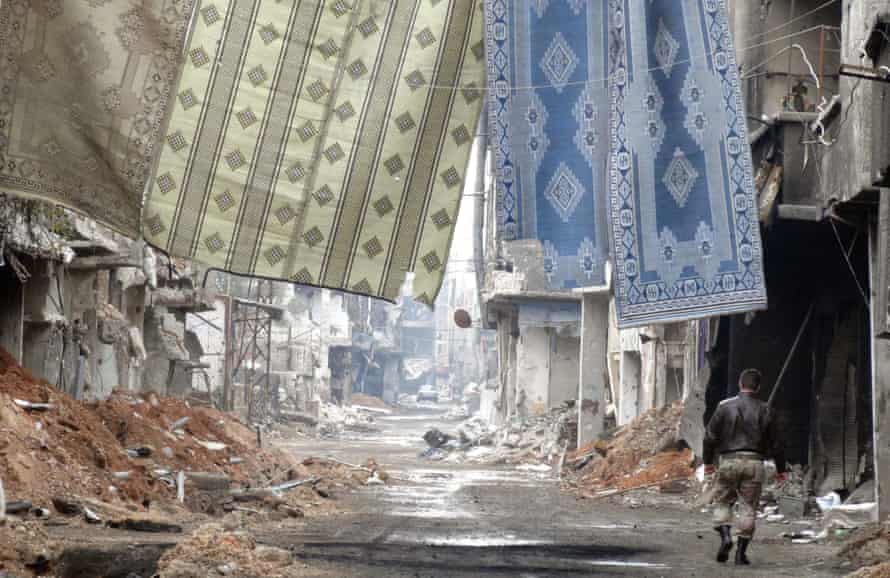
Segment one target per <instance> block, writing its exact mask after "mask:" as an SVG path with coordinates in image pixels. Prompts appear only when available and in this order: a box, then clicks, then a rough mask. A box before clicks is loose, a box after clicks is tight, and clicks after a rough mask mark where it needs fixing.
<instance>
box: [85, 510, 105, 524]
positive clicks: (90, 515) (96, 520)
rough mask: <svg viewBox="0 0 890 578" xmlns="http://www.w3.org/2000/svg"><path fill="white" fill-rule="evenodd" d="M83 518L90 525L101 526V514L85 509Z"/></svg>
mask: <svg viewBox="0 0 890 578" xmlns="http://www.w3.org/2000/svg"><path fill="white" fill-rule="evenodd" d="M83 517H84V519H85V520H86V521H87V523H88V524H101V523H102V518H100V517H99V514H97V513H96V512H94V511H92V510H91V509H89V508H87V507H84V509H83Z"/></svg>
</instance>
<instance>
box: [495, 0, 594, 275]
mask: <svg viewBox="0 0 890 578" xmlns="http://www.w3.org/2000/svg"><path fill="white" fill-rule="evenodd" d="M486 13H487V19H488V22H487V27H486V29H487V31H488V35H487V40H486V41H487V49H488V61H489V76H488V86H489V91H490V92H489V100H488V103H489V107H490V108H489V120H490V123H489V124H490V134H491V135H492V136H491V139H490V140H491V142H492V144H493V147H494V152H495V162H496V170H497V206H498V216H499V219H500V223H501V230H502V239H503V240H506V241H512V240H516V239H538V240H540V241H541V244H542V248H543V252H544V273H545V275H546V280H547V284H548V286H549V288H550V289H555V290H561V289H571V288H573V287H581V286H589V285H602V284H603V282H604V264H605V260H606V257H607V254H608V245H607V243H608V237H607V231H608V226H607V218H606V205H605V199H606V195H605V186H606V177H607V161H608V150H609V148H608V147H609V124H608V123H609V110H608V94H609V93H608V85H607V83H606V76H607V74H608V52H607V45H606V40H607V37H606V33H605V32H606V18H607V16H608V15H607V4H606V2H604V1H602V0H593V1H590V2H583V1H579V0H576V1H565V0H558V1H552V2H549V1H541V0H490V1H489V2H488V4H487V11H486Z"/></svg>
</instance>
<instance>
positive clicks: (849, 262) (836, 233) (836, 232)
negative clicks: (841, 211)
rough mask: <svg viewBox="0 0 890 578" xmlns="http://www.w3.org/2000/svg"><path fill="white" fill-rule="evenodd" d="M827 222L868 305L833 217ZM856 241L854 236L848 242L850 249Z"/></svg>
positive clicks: (866, 305)
mask: <svg viewBox="0 0 890 578" xmlns="http://www.w3.org/2000/svg"><path fill="white" fill-rule="evenodd" d="M828 222H829V223H831V230H832V231H834V238H835V239H837V245H838V247H839V248H840V250H841V254H842V255H843V256H844V261H845V262H846V263H847V268H848V269H849V270H850V275H851V276H852V277H853V281H854V282H855V283H856V288H857V289H859V294H860V295H862V301H863V303H865V307H866V308H868V307H869V299H868V296H867V295H866V293H865V289H863V288H862V284H861V283H859V276H857V275H856V269H855V268H854V267H853V262H852V261H850V254H849V253H848V250H847V249H846V248H845V247H844V243H843V241H841V235H840V233H838V231H837V225H835V224H834V219H828ZM855 242H856V238H855V237H854V238H853V243H851V244H850V251H852V249H853V245H854V244H855Z"/></svg>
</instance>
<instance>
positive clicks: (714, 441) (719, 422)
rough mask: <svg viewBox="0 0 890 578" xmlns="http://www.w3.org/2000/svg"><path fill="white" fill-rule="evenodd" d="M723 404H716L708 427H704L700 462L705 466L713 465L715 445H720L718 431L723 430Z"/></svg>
mask: <svg viewBox="0 0 890 578" xmlns="http://www.w3.org/2000/svg"><path fill="white" fill-rule="evenodd" d="M724 413H725V412H724V411H723V404H720V405H718V406H717V409H716V410H715V411H714V415H712V416H711V421H709V422H708V427H707V428H706V429H705V441H704V448H703V450H704V455H702V462H704V464H705V465H706V466H712V465H715V462H716V459H717V447H718V446H719V445H720V432H721V431H722V430H723V414H724Z"/></svg>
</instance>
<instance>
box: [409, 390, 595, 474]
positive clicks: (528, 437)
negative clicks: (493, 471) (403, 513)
mask: <svg viewBox="0 0 890 578" xmlns="http://www.w3.org/2000/svg"><path fill="white" fill-rule="evenodd" d="M573 408H574V404H573V403H572V402H567V403H565V404H563V405H562V406H560V407H558V408H555V409H553V410H551V411H550V413H548V414H545V415H541V416H534V417H518V416H517V417H515V418H513V419H511V420H510V421H509V422H508V423H506V424H504V425H503V426H500V427H493V426H491V425H489V424H488V423H487V422H486V421H485V420H484V419H482V418H481V417H479V416H475V417H471V418H469V419H467V420H465V421H463V422H461V423H460V424H459V425H458V426H457V428H456V430H455V432H454V434H449V433H445V432H442V431H439V430H438V429H435V428H434V429H431V430H429V431H427V432H426V434H425V435H424V441H426V442H427V445H428V446H429V448H428V449H427V450H426V451H425V452H424V453H423V457H425V458H426V459H430V460H435V461H438V460H446V461H456V462H471V463H485V464H492V465H495V464H513V465H519V464H528V463H536V464H541V463H546V464H555V463H556V462H557V461H558V460H559V459H560V456H561V455H563V454H564V453H565V452H566V451H569V450H570V449H572V448H573V447H574V445H575V444H576V443H577V411H575V410H574V409H573ZM450 415H455V414H446V419H447V418H448V417H449V416H450ZM457 415H459V413H457Z"/></svg>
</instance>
